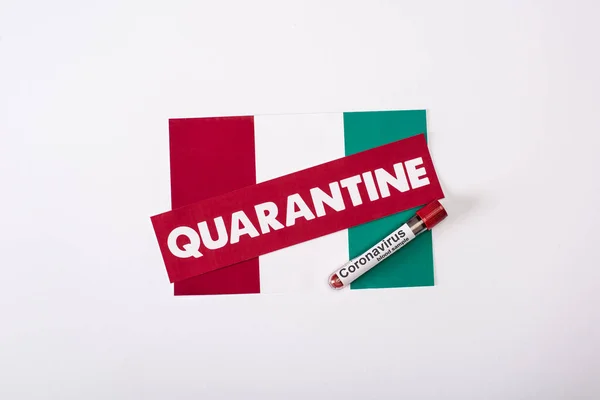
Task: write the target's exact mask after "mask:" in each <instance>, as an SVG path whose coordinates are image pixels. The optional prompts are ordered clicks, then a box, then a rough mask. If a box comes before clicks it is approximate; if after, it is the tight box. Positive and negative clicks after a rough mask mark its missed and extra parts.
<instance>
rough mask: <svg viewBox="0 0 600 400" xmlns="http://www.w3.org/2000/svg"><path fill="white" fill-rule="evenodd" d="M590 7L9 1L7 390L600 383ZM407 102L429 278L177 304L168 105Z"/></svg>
mask: <svg viewBox="0 0 600 400" xmlns="http://www.w3.org/2000/svg"><path fill="white" fill-rule="evenodd" d="M85 3H88V4H85ZM599 11H600V5H599V3H598V2H596V1H592V0H590V1H542V0H539V1H517V0H512V1H497V2H489V1H488V2H482V1H475V0H474V1H460V0H456V1H442V0H439V1H436V2H430V1H412V2H408V1H391V0H388V1H383V0H379V1H374V0H372V1H362V2H358V1H324V0H315V1H297V2H283V1H269V2H267V1H237V2H234V1H212V2H209V1H192V0H190V1H188V2H183V1H164V2H162V4H159V3H157V2H149V1H141V0H138V1H133V0H127V1H121V0H119V1H117V0H107V1H96V2H81V1H75V0H73V1H65V0H56V1H41V0H40V1H23V0H1V2H0V184H1V186H0V187H1V188H2V192H1V196H0V205H1V209H0V213H1V222H0V226H1V229H0V285H1V286H0V398H2V399H30V398H31V399H83V398H86V399H166V398H171V399H301V400H304V399H309V398H315V399H321V398H323V399H327V398H352V399H354V398H356V399H367V398H377V399H502V400H504V399H598V398H600V379H599V377H600V317H599V314H600V312H599V311H598V305H599V302H600V291H599V289H600V285H599V279H600V272H599V269H600V268H599V267H600V256H599V253H598V248H599V247H600V245H599V243H598V242H599V239H600V237H599V235H598V228H597V226H596V225H597V223H598V222H599V220H600V212H599V205H598V200H599V197H600V178H599V177H598V176H597V174H598V173H599V172H600V161H598V158H597V157H596V153H597V149H598V148H599V146H600V140H599V133H600V122H599V117H598V107H599V105H600V95H599V93H600V79H599V74H598V71H600V59H599V56H598V39H599V37H600V28H599V27H598V26H599V25H598V17H599V16H600V13H599ZM415 108H426V109H428V111H429V114H428V124H429V131H430V135H431V136H430V139H431V150H432V153H433V157H434V160H435V163H436V167H437V169H438V170H439V174H440V178H441V179H442V182H443V185H444V188H445V190H446V193H447V196H448V199H447V201H446V203H445V204H446V205H447V207H448V209H449V212H450V214H451V217H450V218H448V220H446V221H444V223H443V224H441V225H440V226H438V227H437V228H436V230H435V232H434V250H435V260H436V286H435V287H433V288H414V289H399V290H389V291H358V292H356V293H354V294H353V295H352V296H327V295H319V296H311V297H308V296H306V295H286V296H266V295H254V296H216V297H185V298H182V297H180V298H175V297H173V295H172V287H171V286H170V285H169V284H168V280H167V277H166V274H165V271H164V266H163V264H162V260H161V257H160V254H159V251H158V246H157V244H156V242H155V238H154V236H153V231H152V228H151V225H150V219H149V217H150V216H151V215H154V214H157V213H160V212H163V211H165V210H168V209H169V204H170V199H169V178H168V174H169V172H168V129H167V120H168V118H171V117H181V116H183V117H190V116H214V115H240V114H274V113H299V112H340V111H351V110H382V109H415ZM292 139H297V138H290V144H292V145H293V140H292ZM281 151H289V150H286V149H281Z"/></svg>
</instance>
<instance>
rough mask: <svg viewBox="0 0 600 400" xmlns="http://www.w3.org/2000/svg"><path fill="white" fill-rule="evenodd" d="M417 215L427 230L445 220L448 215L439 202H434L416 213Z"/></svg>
mask: <svg viewBox="0 0 600 400" xmlns="http://www.w3.org/2000/svg"><path fill="white" fill-rule="evenodd" d="M417 215H418V216H419V217H420V218H421V220H422V221H423V223H424V224H425V226H426V227H427V229H431V228H433V227H434V226H436V225H437V224H438V223H439V222H440V221H442V220H443V219H444V218H446V217H447V216H448V213H447V212H446V209H445V208H444V206H442V204H441V203H440V202H439V201H437V200H434V201H432V202H431V203H429V204H427V205H426V206H424V207H423V208H421V209H420V210H419V211H417Z"/></svg>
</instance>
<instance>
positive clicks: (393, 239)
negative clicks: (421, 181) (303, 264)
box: [329, 200, 448, 289]
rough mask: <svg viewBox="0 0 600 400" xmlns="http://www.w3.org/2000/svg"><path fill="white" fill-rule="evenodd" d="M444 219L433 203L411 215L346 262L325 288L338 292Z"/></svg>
mask: <svg viewBox="0 0 600 400" xmlns="http://www.w3.org/2000/svg"><path fill="white" fill-rule="evenodd" d="M447 216H448V213H446V210H445V209H444V207H443V206H442V205H441V204H440V202H439V201H437V200H435V201H433V202H431V203H429V204H427V205H426V206H424V207H423V208H421V209H420V210H419V211H417V212H416V213H415V215H414V216H413V217H411V218H410V219H409V220H408V221H407V222H406V223H405V224H404V225H402V226H401V227H399V228H398V229H396V230H394V231H393V232H392V233H390V234H389V235H388V236H387V237H385V238H384V239H383V240H381V241H380V242H379V243H377V244H376V245H374V246H373V247H371V248H370V249H369V250H367V251H365V252H364V253H363V254H361V255H360V256H358V257H356V258H353V259H352V260H350V261H348V262H347V263H345V264H344V265H342V267H341V268H339V269H337V270H336V271H335V272H334V273H333V274H331V275H330V277H329V286H331V287H332V288H334V289H342V288H344V287H346V286H348V285H349V284H350V283H352V282H354V281H355V280H356V279H357V278H358V277H360V276H361V275H363V274H364V273H365V272H367V271H369V270H370V269H371V268H373V267H375V266H376V265H377V264H379V263H380V262H381V261H383V260H385V259H386V258H388V257H389V256H391V255H392V254H394V253H395V252H396V251H398V250H399V249H401V248H402V247H404V246H405V245H406V244H407V243H409V242H410V241H411V240H413V239H414V238H415V237H417V236H419V235H420V234H421V233H423V232H425V231H426V230H430V229H431V228H433V227H434V226H435V225H437V224H438V223H439V222H440V221H442V220H443V219H444V218H446V217H447Z"/></svg>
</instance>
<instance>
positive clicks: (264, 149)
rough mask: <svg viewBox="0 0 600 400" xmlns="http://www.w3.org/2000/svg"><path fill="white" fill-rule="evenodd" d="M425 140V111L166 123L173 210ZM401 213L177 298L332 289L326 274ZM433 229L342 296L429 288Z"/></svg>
mask: <svg viewBox="0 0 600 400" xmlns="http://www.w3.org/2000/svg"><path fill="white" fill-rule="evenodd" d="M419 133H425V135H427V124H426V112H425V110H401V111H371V112H347V113H324V114H290V115H254V116H236V117H214V118H212V117H211V118H180V119H171V120H170V121H169V145H170V168H171V171H170V175H171V206H172V208H173V209H175V208H178V207H181V206H185V205H187V204H190V203H194V202H197V201H200V200H203V199H206V198H209V197H213V196H217V195H220V194H223V193H227V192H230V191H233V190H236V189H239V188H242V187H244V186H249V185H254V184H256V183H260V182H263V181H266V180H270V179H273V178H277V177H279V176H282V175H286V174H289V173H292V172H296V171H299V170H302V169H305V168H308V167H312V166H315V165H318V164H322V163H324V162H327V161H331V160H334V159H338V158H341V157H344V156H348V155H351V154H354V153H357V152H360V151H363V150H368V149H370V148H373V147H376V146H380V145H383V144H387V143H389V142H393V141H396V140H400V139H405V138H407V137H410V136H413V135H416V134H419ZM415 211H416V209H413V210H407V211H404V212H401V213H398V214H394V215H391V216H388V217H386V218H382V219H379V220H375V221H372V222H369V223H367V224H364V225H360V226H357V227H353V228H350V229H345V230H342V231H338V232H335V233H333V234H330V235H327V236H323V237H320V238H317V239H313V240H310V241H308V242H304V243H300V244H298V245H295V246H291V247H287V248H284V249H281V250H278V251H275V252H272V253H269V254H265V255H262V256H260V257H258V258H255V259H251V260H247V261H244V262H241V263H239V264H235V265H232V266H230V267H226V268H222V269H219V270H216V271H212V272H209V273H207V274H203V275H200V276H197V277H193V278H190V279H187V280H184V281H179V282H175V284H174V291H175V295H208V294H250V293H296V292H328V293H333V292H335V291H334V290H333V289H331V288H330V287H329V286H328V284H327V279H328V277H329V274H330V273H331V272H333V271H334V270H335V269H336V268H337V267H339V266H340V265H342V264H343V263H344V262H346V261H348V260H349V259H351V258H353V257H356V256H358V255H360V254H361V253H362V252H363V251H365V250H367V249H368V248H369V247H371V246H372V245H373V244H375V243H376V242H378V241H379V240H380V239H382V238H383V237H385V236H387V235H388V234H389V233H390V232H391V231H393V230H394V229H395V228H397V227H399V226H400V225H402V224H403V223H404V222H406V220H407V219H408V218H409V217H410V216H412V215H413V214H414V212H415ZM433 284H434V270H433V251H432V238H431V232H429V231H427V232H425V233H423V234H421V235H420V236H419V237H418V238H417V239H415V240H414V242H412V243H410V244H409V245H408V246H406V247H405V248H403V249H402V250H400V251H399V252H397V253H396V254H394V255H392V256H391V257H389V258H387V259H386V260H384V261H383V262H382V263H381V264H379V265H378V266H377V267H375V268H374V269H372V270H371V271H369V272H367V273H366V274H365V275H363V276H362V277H360V278H359V279H358V280H356V281H355V282H354V283H352V285H351V287H350V290H358V289H380V288H398V287H409V286H413V287H414V286H432V285H433Z"/></svg>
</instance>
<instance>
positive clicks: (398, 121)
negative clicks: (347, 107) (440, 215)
mask: <svg viewBox="0 0 600 400" xmlns="http://www.w3.org/2000/svg"><path fill="white" fill-rule="evenodd" d="M419 133H425V137H427V121H426V111H425V110H409V111H375V112H351V113H344V144H345V152H346V155H347V156H348V155H351V154H354V153H358V152H360V151H363V150H368V149H370V148H373V147H376V146H381V145H384V144H386V143H390V142H393V141H396V140H400V139H405V138H407V137H409V136H413V135H416V134H419ZM417 209H418V208H416V209H412V210H407V211H403V212H400V213H398V214H394V215H390V216H388V217H385V218H381V219H379V220H375V221H372V222H369V223H366V224H363V225H360V226H357V227H354V228H350V229H349V230H348V242H349V253H350V254H349V256H350V258H353V257H356V256H358V255H359V254H361V253H362V252H364V251H365V250H367V249H368V248H369V247H370V246H372V245H373V244H375V243H376V242H378V241H379V240H381V239H382V238H383V237H385V236H387V235H388V234H389V233H390V232H392V231H393V230H394V229H395V228H397V227H399V226H400V225H402V224H403V223H404V222H406V221H407V220H408V219H409V218H410V217H411V216H412V215H413V214H414V212H415V211H416V210H417ZM433 284H434V278H433V248H432V240H431V232H429V231H427V232H424V233H422V234H421V235H419V237H417V238H416V239H415V240H414V241H413V242H412V243H410V244H409V245H407V246H406V247H405V248H403V249H401V250H400V251H399V252H397V253H396V254H394V255H392V256H391V257H389V258H387V259H386V260H384V261H383V262H381V264H379V265H378V266H377V267H376V268H373V269H372V270H371V271H369V272H367V273H366V274H364V275H363V276H361V277H360V278H358V279H357V280H356V281H355V282H353V283H352V284H351V286H350V287H351V289H372V288H394V287H409V286H433Z"/></svg>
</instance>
